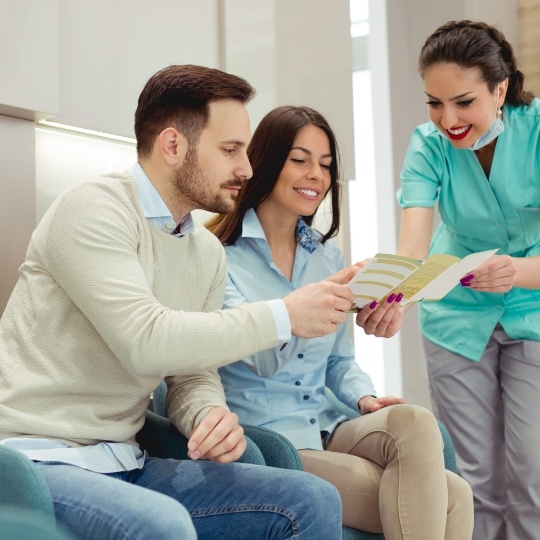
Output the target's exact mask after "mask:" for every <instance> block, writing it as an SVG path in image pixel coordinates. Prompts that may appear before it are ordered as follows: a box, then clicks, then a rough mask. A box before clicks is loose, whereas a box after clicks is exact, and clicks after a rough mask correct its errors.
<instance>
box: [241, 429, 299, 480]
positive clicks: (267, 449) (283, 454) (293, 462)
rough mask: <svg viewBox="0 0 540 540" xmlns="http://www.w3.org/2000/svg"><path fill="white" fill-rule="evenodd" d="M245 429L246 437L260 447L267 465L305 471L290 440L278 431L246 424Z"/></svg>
mask: <svg viewBox="0 0 540 540" xmlns="http://www.w3.org/2000/svg"><path fill="white" fill-rule="evenodd" d="M243 428H244V433H245V434H246V436H247V437H249V438H250V439H251V440H252V441H253V442H254V443H255V444H256V445H257V446H258V447H259V450H260V451H261V452H262V455H263V457H264V461H265V462H266V465H268V466H269V467H278V468H280V469H293V470H297V471H301V470H303V468H302V462H301V461H300V458H299V456H298V452H297V451H296V448H295V447H294V446H293V444H292V443H291V441H289V439H287V438H286V437H284V436H283V435H281V434H280V433H277V432H276V431H272V430H270V429H266V428H263V427H260V426H251V425H246V424H244V425H243Z"/></svg>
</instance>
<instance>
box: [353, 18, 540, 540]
mask: <svg viewBox="0 0 540 540" xmlns="http://www.w3.org/2000/svg"><path fill="white" fill-rule="evenodd" d="M419 68H420V74H421V76H422V78H423V81H424V88H425V94H426V97H427V104H428V110H429V117H430V120H431V121H430V122H428V123H427V124H423V125H421V126H419V127H417V128H416V129H415V131H414V133H413V135H412V139H411V142H410V146H409V149H408V152H407V155H406V157H405V162H404V165H403V170H402V173H401V180H402V185H401V189H400V190H399V192H398V200H399V203H400V205H401V207H402V208H403V214H402V223H401V234H400V242H399V249H398V252H399V253H400V254H401V255H406V256H409V257H415V258H418V259H425V258H426V256H427V255H428V252H429V254H433V253H451V254H453V255H457V256H459V257H464V256H466V255H468V254H469V253H473V252H477V251H483V250H488V249H493V248H498V252H497V253H496V254H495V255H494V256H493V257H491V258H490V259H488V261H486V262H485V263H484V264H482V265H481V266H480V267H478V268H477V269H476V270H474V271H473V272H471V274H470V275H468V276H464V278H463V279H462V280H461V286H459V285H458V286H457V287H456V288H455V289H454V290H453V291H452V292H451V293H450V294H448V295H447V296H446V297H445V298H444V299H443V300H441V301H439V302H428V303H422V304H421V305H420V325H421V330H422V333H423V336H424V348H425V352H426V357H427V363H428V372H429V377H430V385H431V392H432V398H433V402H434V407H435V409H436V412H437V413H438V415H439V418H440V420H441V421H442V422H443V423H444V424H445V425H446V426H447V427H448V429H449V431H450V433H451V435H452V437H453V439H454V442H455V445H456V449H457V455H458V466H459V469H460V473H461V474H462V476H463V477H464V478H465V479H466V480H468V481H469V483H470V484H471V486H472V488H473V493H474V497H475V531H474V536H473V538H474V539H475V540H503V539H504V540H507V539H508V540H518V539H519V540H533V539H538V534H539V533H538V525H539V523H540V452H539V451H538V448H539V447H540V414H539V413H538V406H537V405H538V402H539V401H540V341H539V340H540V101H539V100H538V99H535V98H534V97H533V95H532V94H531V93H529V92H525V91H524V90H523V79H524V77H523V74H522V73H521V72H520V71H518V69H517V68H516V61H515V57H514V53H513V51H512V47H511V45H510V44H509V43H508V42H507V41H506V39H505V38H504V36H503V34H502V33H501V32H500V31H498V30H497V29H495V28H493V27H491V26H488V25H487V24H484V23H479V22H471V21H460V22H455V21H452V22H449V23H447V24H445V25H443V26H441V27H440V28H438V29H437V30H436V31H435V32H434V33H433V34H432V35H431V36H430V37H429V38H428V39H427V41H426V43H425V44H424V47H423V48H422V51H421V53H420V59H419ZM436 201H438V212H439V215H440V221H441V222H440V224H439V225H438V227H437V229H436V231H435V233H434V234H433V237H432V234H431V231H432V225H433V218H434V210H433V207H434V204H435V202H436ZM430 242H431V245H430ZM374 315H375V313H374ZM374 318H375V317H374ZM359 322H360V324H361V325H363V326H365V327H366V326H367V325H368V324H369V323H367V322H366V321H365V320H360V321H359ZM371 324H374V322H373V321H372V322H371ZM394 324H396V321H394Z"/></svg>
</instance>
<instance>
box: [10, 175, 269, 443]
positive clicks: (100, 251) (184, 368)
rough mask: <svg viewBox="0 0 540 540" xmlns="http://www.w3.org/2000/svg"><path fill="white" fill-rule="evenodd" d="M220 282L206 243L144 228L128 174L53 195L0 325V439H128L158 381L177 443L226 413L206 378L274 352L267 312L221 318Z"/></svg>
mask: <svg viewBox="0 0 540 540" xmlns="http://www.w3.org/2000/svg"><path fill="white" fill-rule="evenodd" d="M225 279H226V261H225V254H224V250H223V248H222V246H221V244H220V243H219V241H218V240H217V239H216V238H215V237H214V236H213V235H212V234H211V233H209V232H208V231H207V230H206V229H204V227H202V226H201V225H196V226H195V230H194V231H193V232H192V233H190V234H187V235H186V236H184V237H182V238H176V237H174V236H171V235H169V234H167V233H165V232H162V231H160V230H158V229H157V228H155V227H154V226H153V225H150V224H149V223H148V222H147V220H146V218H145V216H144V215H143V213H142V210H141V208H140V205H139V202H138V199H137V189H136V187H135V184H134V182H133V180H132V178H130V177H129V176H128V175H127V174H118V175H109V176H104V177H100V178H97V179H95V180H92V181H89V182H85V183H83V184H80V185H78V186H76V187H74V188H72V189H70V190H68V191H67V192H65V193H64V194H62V195H61V196H60V197H59V198H58V199H57V200H56V201H55V202H54V203H53V205H52V206H51V208H50V209H49V211H48V212H47V214H46V215H45V216H44V217H43V219H42V221H41V222H40V224H39V226H38V227H37V229H36V230H35V232H34V234H33V236H32V239H31V242H30V246H29V248H28V252H27V255H26V260H25V262H24V264H23V265H22V266H21V268H20V271H19V280H18V282H17V284H16V286H15V289H14V291H13V294H12V296H11V298H10V300H9V302H8V305H7V307H6V310H5V312H4V315H3V317H2V319H1V320H0V359H1V362H0V439H4V438H8V437H43V438H52V439H57V440H60V441H62V442H64V443H66V444H68V445H70V446H78V445H90V444H96V443H98V442H101V441H113V442H131V443H134V442H135V434H136V433H137V431H139V429H140V428H141V427H142V425H143V423H144V412H145V409H146V408H147V406H148V403H149V396H150V393H151V392H152V391H153V389H154V388H155V387H156V386H157V385H158V384H159V382H160V381H161V380H162V379H163V378H164V377H165V376H173V377H171V378H169V379H168V382H169V385H170V387H171V395H172V396H173V397H172V399H171V400H170V403H169V414H170V417H171V420H172V421H173V422H174V423H175V425H176V426H177V427H178V429H179V430H180V431H181V432H182V433H184V435H186V436H189V434H190V432H191V430H192V429H193V427H194V425H196V423H197V422H199V421H200V420H201V419H202V418H203V417H204V415H205V414H206V412H207V411H208V409H209V408H210V407H212V406H215V405H221V406H225V399H224V396H223V390H222V387H221V383H220V380H219V376H218V375H217V372H216V371H214V370H215V368H217V367H219V366H222V365H224V364H226V363H228V362H231V361H233V360H236V359H238V358H241V357H244V356H248V355H250V354H253V353H254V352H256V351H257V350H260V349H265V348H269V347H272V346H274V345H275V344H276V342H277V333H276V326H275V322H274V319H273V316H272V312H271V310H270V307H269V306H268V304H267V303H266V302H257V303H255V304H250V305H246V306H242V307H241V308H238V309H233V310H224V311H222V310H220V308H221V306H222V304H223V293H224V286H225Z"/></svg>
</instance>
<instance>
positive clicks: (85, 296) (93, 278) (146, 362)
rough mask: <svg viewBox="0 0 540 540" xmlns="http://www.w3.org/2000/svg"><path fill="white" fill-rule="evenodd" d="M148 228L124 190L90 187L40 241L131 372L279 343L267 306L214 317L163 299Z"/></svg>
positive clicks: (187, 367)
mask: <svg viewBox="0 0 540 540" xmlns="http://www.w3.org/2000/svg"><path fill="white" fill-rule="evenodd" d="M143 219H144V218H143ZM141 227H142V225H141V223H140V222H139V221H138V219H137V213H136V210H135V209H134V208H133V204H132V203H131V201H129V200H128V197H127V195H126V192H125V189H124V188H123V186H122V185H111V184H108V183H103V182H102V183H100V182H89V183H86V184H83V185H81V186H78V187H77V188H76V189H73V190H71V191H69V192H68V193H66V194H64V196H62V197H61V199H60V200H59V201H58V203H57V204H55V207H54V210H53V211H52V212H51V213H50V215H49V216H47V219H46V221H45V223H44V226H43V227H41V228H40V232H39V234H40V235H43V236H44V239H43V240H44V241H42V242H37V244H39V245H40V246H43V245H44V246H45V248H40V249H41V250H42V251H43V253H41V258H42V259H43V265H44V266H45V269H46V271H47V272H49V273H50V274H51V276H52V277H53V278H54V280H55V281H56V282H57V284H58V286H59V287H60V289H61V290H62V293H63V294H65V295H67V296H68V297H69V299H70V300H71V302H72V303H73V304H74V305H75V306H76V308H78V309H79V310H80V311H81V312H82V313H83V314H84V316H85V317H86V318H87V320H88V321H89V323H90V325H91V327H92V330H89V331H91V332H95V333H97V334H98V336H96V338H97V339H101V340H103V341H104V342H105V343H106V345H107V346H108V347H109V348H110V350H111V351H112V352H113V354H114V355H115V356H116V358H118V360H119V361H120V362H121V363H122V364H123V365H124V366H125V368H126V369H128V370H129V371H130V372H131V373H133V374H135V375H138V376H158V377H161V378H163V377H165V376H166V375H185V374H190V373H193V372H194V370H197V371H204V370H208V369H214V368H217V367H219V366H222V365H224V364H227V363H229V362H231V361H233V360H236V359H238V358H241V357H243V356H246V355H250V354H253V353H254V352H256V351H257V350H260V349H265V348H268V347H272V346H273V345H275V344H276V342H277V332H276V327H275V323H274V319H273V316H272V312H271V310H270V307H269V306H268V304H267V303H266V302H258V303H255V304H250V305H246V306H241V307H239V308H238V309H235V310H225V311H221V310H216V311H213V312H210V313H206V312H200V311H178V310H173V309H170V308H168V307H166V306H165V305H163V303H161V302H160V301H158V299H157V298H156V296H155V295H154V293H153V292H152V289H151V286H150V284H149V282H148V278H147V275H146V273H145V271H144V268H143V267H142V265H141V260H140V258H139V253H138V250H139V249H140V248H141V246H140V244H139V240H140V235H141ZM193 286H196V285H195V284H194V285H193ZM216 291H219V288H217V289H216ZM217 294H219V292H218V293H217ZM219 305H221V304H219Z"/></svg>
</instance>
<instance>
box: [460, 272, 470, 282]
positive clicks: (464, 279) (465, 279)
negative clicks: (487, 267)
mask: <svg viewBox="0 0 540 540" xmlns="http://www.w3.org/2000/svg"><path fill="white" fill-rule="evenodd" d="M473 278H474V275H473V274H469V275H468V276H466V277H464V278H461V279H460V280H459V281H461V282H462V283H464V282H465V283H466V282H467V281H471V279H473Z"/></svg>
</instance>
